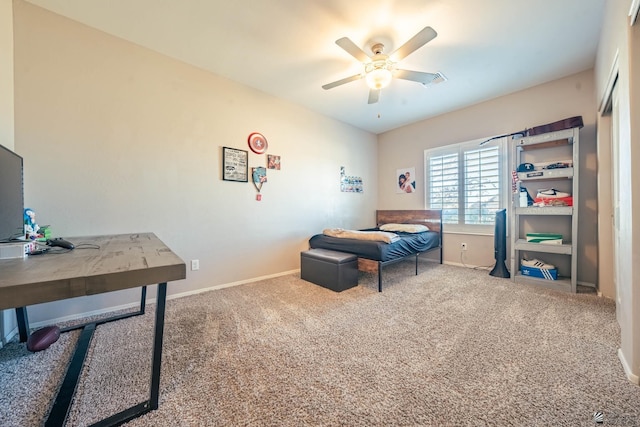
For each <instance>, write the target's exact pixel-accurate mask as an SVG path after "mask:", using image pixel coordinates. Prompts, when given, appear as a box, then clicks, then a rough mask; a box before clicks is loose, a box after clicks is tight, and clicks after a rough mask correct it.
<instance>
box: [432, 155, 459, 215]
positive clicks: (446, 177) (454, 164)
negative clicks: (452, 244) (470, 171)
mask: <svg viewBox="0 0 640 427" xmlns="http://www.w3.org/2000/svg"><path fill="white" fill-rule="evenodd" d="M458 170H459V168H458V154H457V153H454V154H444V155H441V156H435V157H431V158H430V159H429V180H428V181H429V182H428V183H427V186H428V187H427V186H425V188H429V195H430V197H429V206H430V208H431V209H442V221H443V222H445V223H448V224H457V223H458V193H459V187H460V184H459V173H458Z"/></svg>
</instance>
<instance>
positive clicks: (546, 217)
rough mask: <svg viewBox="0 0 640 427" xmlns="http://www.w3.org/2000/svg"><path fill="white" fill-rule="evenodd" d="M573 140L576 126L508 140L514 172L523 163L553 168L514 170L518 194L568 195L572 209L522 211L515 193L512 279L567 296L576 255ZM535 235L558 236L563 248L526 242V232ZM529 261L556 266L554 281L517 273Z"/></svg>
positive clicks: (573, 288) (574, 281)
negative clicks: (552, 191)
mask: <svg viewBox="0 0 640 427" xmlns="http://www.w3.org/2000/svg"><path fill="white" fill-rule="evenodd" d="M578 139H579V128H572V129H565V130H561V131H556V132H549V133H545V134H541V135H535V136H528V137H520V138H516V139H514V141H513V152H512V157H511V159H512V162H513V170H514V171H515V170H517V169H518V166H519V165H520V164H522V163H531V164H533V165H552V166H551V167H550V168H549V166H539V167H538V166H536V167H535V169H534V170H528V171H524V172H518V173H517V174H516V176H517V177H518V184H517V190H520V189H521V188H526V190H527V191H528V192H529V194H530V196H531V197H533V198H534V199H535V196H536V194H537V192H539V191H541V190H543V189H550V188H555V189H557V190H558V191H563V192H567V193H568V194H570V195H571V196H572V202H571V205H572V206H541V207H538V206H526V207H525V206H519V197H518V194H519V191H517V192H516V193H514V195H513V197H512V209H511V214H512V215H511V233H510V241H511V251H510V254H511V260H510V261H511V271H512V278H513V280H514V282H516V283H523V284H530V285H536V286H543V287H546V288H551V289H556V290H561V291H566V292H576V290H577V277H576V275H577V264H576V256H575V255H576V253H577V236H578V209H577V203H578V200H577V199H578V173H579V167H578V166H579V165H578ZM569 159H570V160H569ZM556 165H557V166H556ZM554 166H555V167H554ZM558 166H560V167H558ZM563 166H566V167H563ZM545 167H546V168H545ZM534 232H535V233H557V234H561V235H562V236H563V241H562V244H551V243H534V242H528V241H527V239H526V234H527V233H534ZM533 258H537V259H540V260H542V261H543V262H545V263H549V264H553V265H554V266H556V269H557V272H558V278H557V279H556V280H552V279H543V278H537V277H531V276H528V275H527V276H525V275H523V274H522V272H521V270H520V269H521V266H522V260H523V259H533Z"/></svg>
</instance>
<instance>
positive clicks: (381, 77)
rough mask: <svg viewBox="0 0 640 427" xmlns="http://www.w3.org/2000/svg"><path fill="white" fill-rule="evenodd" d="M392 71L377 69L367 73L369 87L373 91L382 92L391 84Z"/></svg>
mask: <svg viewBox="0 0 640 427" xmlns="http://www.w3.org/2000/svg"><path fill="white" fill-rule="evenodd" d="M392 77H393V76H392V75H391V71H390V70H389V69H387V68H375V69H373V70H371V71H369V72H368V73H367V76H366V77H365V79H366V81H367V85H368V86H369V88H371V89H375V90H380V89H383V88H385V87H387V86H389V83H391V78H392Z"/></svg>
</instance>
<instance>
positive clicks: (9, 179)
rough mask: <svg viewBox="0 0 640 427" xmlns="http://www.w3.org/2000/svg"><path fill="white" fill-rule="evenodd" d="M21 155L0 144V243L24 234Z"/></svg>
mask: <svg viewBox="0 0 640 427" xmlns="http://www.w3.org/2000/svg"><path fill="white" fill-rule="evenodd" d="M22 168H23V160H22V157H20V156H19V155H17V154H16V153H14V152H13V151H11V150H9V149H8V148H6V147H4V146H2V145H0V243H6V242H10V241H11V240H14V239H17V238H21V237H23V236H24V191H23V185H22Z"/></svg>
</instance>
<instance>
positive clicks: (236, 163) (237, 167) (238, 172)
mask: <svg viewBox="0 0 640 427" xmlns="http://www.w3.org/2000/svg"><path fill="white" fill-rule="evenodd" d="M248 156H249V152H248V151H246V150H238V149H236V148H230V147H222V179H223V180H225V181H237V182H247V181H248V170H249V169H248V168H249V164H248V162H247V160H248Z"/></svg>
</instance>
